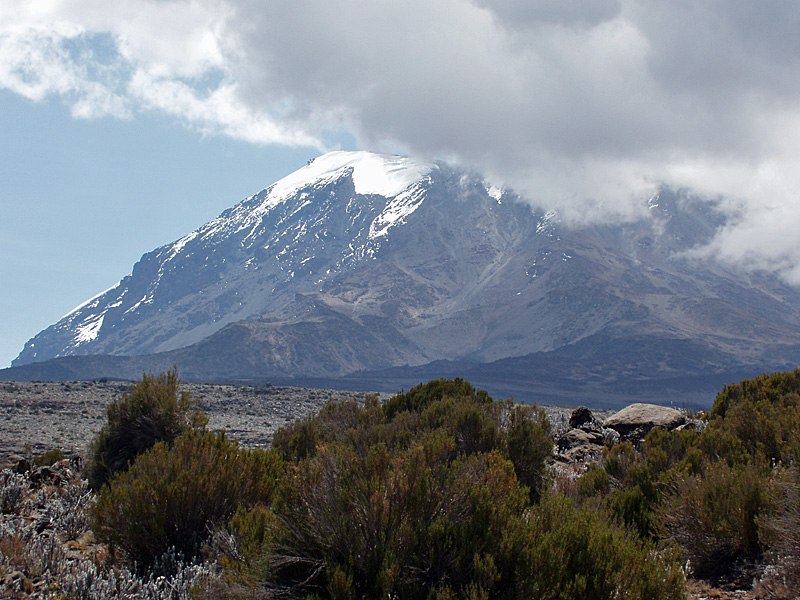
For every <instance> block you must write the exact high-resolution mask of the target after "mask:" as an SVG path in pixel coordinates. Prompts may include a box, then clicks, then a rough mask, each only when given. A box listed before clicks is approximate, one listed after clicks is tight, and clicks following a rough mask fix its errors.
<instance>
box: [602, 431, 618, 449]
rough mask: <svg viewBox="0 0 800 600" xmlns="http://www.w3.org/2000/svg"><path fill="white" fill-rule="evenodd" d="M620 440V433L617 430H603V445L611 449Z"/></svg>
mask: <svg viewBox="0 0 800 600" xmlns="http://www.w3.org/2000/svg"><path fill="white" fill-rule="evenodd" d="M619 440H620V437H619V432H618V431H617V430H616V429H610V428H609V429H603V443H604V444H605V445H606V446H608V447H609V448H611V446H613V445H614V444H616V443H618V442H619Z"/></svg>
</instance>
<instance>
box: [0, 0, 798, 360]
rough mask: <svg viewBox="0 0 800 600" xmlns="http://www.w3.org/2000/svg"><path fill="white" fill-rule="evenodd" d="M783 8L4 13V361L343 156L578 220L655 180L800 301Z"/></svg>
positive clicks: (502, 1)
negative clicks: (228, 219) (689, 199)
mask: <svg viewBox="0 0 800 600" xmlns="http://www.w3.org/2000/svg"><path fill="white" fill-rule="evenodd" d="M797 31H800V11H798V10H797V8H796V3H795V2H793V1H791V0H770V1H769V2H752V1H751V0H691V1H689V0H675V1H673V2H652V1H648V0H403V1H400V0H374V1H372V2H363V0H358V1H356V0H337V2H325V1H322V0H270V2H263V1H258V0H126V2H107V1H99V0H0V215H2V218H0V252H2V260H1V261H0V282H1V283H0V366H2V365H5V364H8V363H9V362H10V361H11V360H12V359H13V358H14V357H15V356H16V354H17V353H18V352H19V351H20V350H21V349H22V346H23V345H24V343H25V341H26V340H27V339H29V338H30V337H32V336H33V335H35V334H36V333H37V332H38V331H40V330H41V329H43V328H45V327H47V326H48V325H50V324H52V323H54V322H56V321H57V320H58V319H59V318H60V317H61V316H63V315H64V314H66V313H67V312H69V311H70V310H71V309H72V308H73V307H74V306H76V305H77V304H80V303H81V302H83V301H84V300H86V299H88V298H89V297H91V296H94V295H95V294H97V293H100V292H102V291H103V290H105V289H107V288H108V287H110V286H112V285H113V284H115V283H116V282H117V281H119V280H120V279H121V278H122V277H123V276H125V275H126V274H127V273H129V272H130V270H131V267H132V265H133V264H134V262H136V260H138V258H139V257H140V256H141V255H142V254H143V253H145V252H147V251H150V250H152V249H154V248H156V247H157V246H160V245H162V244H166V243H169V242H172V241H174V240H175V239H177V238H179V237H181V236H182V235H184V234H186V233H188V232H189V231H191V230H193V229H194V228H196V227H198V226H200V225H201V224H203V223H204V222H206V221H208V220H210V219H212V218H213V217H215V216H216V215H217V214H219V213H220V212H222V210H224V209H225V208H227V207H229V206H232V205H233V204H235V203H236V202H238V201H239V200H241V199H243V198H244V197H246V196H249V195H251V194H253V193H256V192H258V191H259V190H261V189H263V188H264V187H267V186H268V185H270V184H271V183H273V182H274V181H276V180H277V179H279V178H280V177H282V176H284V175H286V174H288V173H290V172H291V171H293V170H295V169H297V168H299V167H300V166H302V165H303V164H305V162H306V161H307V160H308V159H309V158H311V157H313V156H316V155H319V154H321V153H323V152H326V151H329V150H334V149H363V150H373V151H379V152H391V153H403V154H407V155H411V156H414V157H417V158H420V159H425V160H432V159H439V160H446V161H450V162H454V163H457V164H460V165H462V166H464V167H467V168H470V169H475V170H476V171H479V172H481V173H483V174H484V175H485V176H486V177H487V178H489V179H490V180H491V181H493V182H496V183H501V184H505V185H507V186H509V187H512V188H514V189H515V190H516V191H518V192H520V193H522V194H523V195H524V196H525V197H526V198H528V199H529V201H530V202H531V203H532V204H535V205H536V206H537V207H539V208H545V209H550V208H555V209H557V210H558V211H559V214H560V215H561V216H562V218H563V219H564V220H565V221H567V222H570V223H575V224H580V223H583V222H587V221H595V220H601V221H603V220H605V221H608V220H618V219H630V218H634V217H636V216H637V215H639V214H640V213H641V211H642V209H643V206H644V202H645V201H646V199H647V198H649V197H650V195H652V193H653V192H654V191H655V190H657V189H658V188H659V187H660V186H662V185H667V186H671V187H673V188H680V189H688V190H691V192H692V193H694V194H695V195H697V196H699V197H701V198H705V199H707V200H709V201H710V202H714V203H716V204H717V205H718V206H719V207H720V209H721V210H724V211H726V212H728V213H729V214H730V217H731V218H730V221H729V225H728V226H727V227H726V228H725V229H723V230H722V231H721V232H720V233H719V235H718V236H717V237H716V238H715V240H714V241H713V242H712V243H711V244H710V245H709V246H708V247H706V248H703V249H700V250H699V252H701V253H703V254H706V255H709V256H713V257H715V258H717V259H719V260H722V261H725V262H727V263H729V264H732V265H735V266H738V267H741V268H742V269H759V270H768V271H773V272H775V273H777V274H778V275H779V276H781V277H782V278H784V279H785V280H786V281H787V282H789V283H791V284H794V285H800V235H798V234H797V232H798V231H800V36H798V35H797Z"/></svg>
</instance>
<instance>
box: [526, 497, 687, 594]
mask: <svg viewBox="0 0 800 600" xmlns="http://www.w3.org/2000/svg"><path fill="white" fill-rule="evenodd" d="M527 524H528V526H527V527H524V528H520V529H518V530H517V533H516V535H515V537H514V539H513V540H511V543H512V545H513V546H514V547H515V548H516V552H517V554H518V556H519V561H520V564H519V567H518V569H519V573H520V579H519V584H518V587H517V597H525V598H553V599H558V600H605V599H611V598H615V599H616V598H620V599H627V600H679V599H680V600H682V599H683V598H684V597H685V596H684V594H685V592H684V575H683V571H682V570H681V568H680V566H679V564H678V561H677V554H676V553H675V552H674V551H672V550H663V551H658V550H657V549H656V547H655V546H654V545H653V543H652V542H647V541H643V540H641V539H639V538H638V537H637V536H635V535H631V534H629V533H627V532H626V531H625V530H624V529H621V528H619V527H617V526H615V525H613V524H611V523H609V522H608V521H606V520H605V519H604V518H603V517H602V515H601V513H598V511H597V510H596V509H595V508H593V507H589V506H580V505H579V504H576V503H575V502H574V501H572V500H570V499H569V498H567V497H565V496H561V495H558V494H550V495H547V496H545V498H544V499H543V500H542V502H541V503H540V504H539V505H537V506H535V507H534V508H533V509H531V513H530V515H529V516H528V518H527Z"/></svg>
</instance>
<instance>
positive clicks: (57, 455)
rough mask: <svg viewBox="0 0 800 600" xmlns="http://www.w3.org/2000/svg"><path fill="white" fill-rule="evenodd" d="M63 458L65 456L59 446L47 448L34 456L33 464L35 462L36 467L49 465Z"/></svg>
mask: <svg viewBox="0 0 800 600" xmlns="http://www.w3.org/2000/svg"><path fill="white" fill-rule="evenodd" d="M65 458H67V456H66V454H64V452H63V451H62V450H61V448H53V449H52V450H48V451H47V452H45V453H44V454H40V455H39V456H37V457H36V458H34V459H33V464H35V465H36V466H37V467H51V466H53V465H54V464H56V463H57V462H59V461H62V460H64V459H65Z"/></svg>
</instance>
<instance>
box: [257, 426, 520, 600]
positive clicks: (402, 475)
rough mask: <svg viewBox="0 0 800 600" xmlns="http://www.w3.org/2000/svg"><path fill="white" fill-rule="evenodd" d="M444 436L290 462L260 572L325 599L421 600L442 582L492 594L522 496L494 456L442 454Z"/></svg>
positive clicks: (508, 558) (506, 466)
mask: <svg viewBox="0 0 800 600" xmlns="http://www.w3.org/2000/svg"><path fill="white" fill-rule="evenodd" d="M452 448H453V445H452V440H448V439H447V437H446V436H434V437H431V438H430V439H428V440H427V441H426V442H425V443H423V444H422V445H420V446H416V447H413V448H409V449H408V450H406V451H404V452H401V453H396V454H395V455H394V456H391V455H390V454H389V452H388V451H387V448H386V447H385V445H381V444H378V445H376V446H374V447H373V448H372V449H371V450H370V452H369V453H368V454H367V455H366V456H359V455H358V454H357V453H354V452H353V451H352V449H351V448H349V447H348V446H346V445H341V444H339V445H336V446H333V447H326V448H324V449H321V450H320V451H319V452H318V454H317V456H316V457H315V458H314V459H313V460H310V461H305V462H303V463H301V464H300V465H298V466H297V467H296V468H295V469H293V471H292V473H291V476H290V477H288V478H287V479H286V486H285V487H284V488H283V489H282V490H281V493H280V495H279V499H278V502H277V503H276V507H275V511H276V514H277V515H278V517H279V519H280V521H281V523H282V524H283V528H282V529H281V530H280V531H279V532H278V533H277V539H276V542H275V545H274V547H273V551H272V554H271V560H270V562H269V564H268V567H267V569H266V572H265V575H266V578H267V579H268V582H269V585H270V586H271V587H272V588H273V589H286V588H289V589H292V590H293V593H295V594H301V595H307V594H311V593H317V594H322V595H323V596H324V597H331V598H335V597H348V596H349V597H354V598H360V597H369V598H379V597H387V596H389V597H395V596H396V597H400V598H409V599H413V598H420V599H425V598H428V597H429V594H431V593H435V592H436V591H437V590H438V591H441V589H440V588H442V587H443V585H444V584H446V585H447V586H448V587H449V588H452V589H453V590H454V591H456V592H458V593H459V595H460V596H463V595H464V594H465V593H466V591H467V590H468V589H473V588H474V589H478V588H480V589H481V590H483V591H485V592H487V593H488V592H490V591H491V592H494V593H498V592H499V590H500V589H501V588H502V587H503V586H505V587H506V588H509V587H510V586H513V578H505V579H501V578H500V576H499V575H500V573H502V572H503V571H504V570H508V568H509V566H510V565H511V564H512V563H513V559H514V557H513V556H512V555H510V554H509V553H507V552H504V551H503V547H502V541H503V539H504V536H505V532H506V530H507V528H508V527H509V524H510V523H511V522H512V521H513V519H515V518H519V517H521V515H522V512H523V510H524V509H525V506H526V505H527V494H526V492H525V490H524V489H523V488H521V487H520V486H519V485H518V483H517V481H516V477H515V475H514V469H513V465H512V464H511V463H510V462H509V461H507V460H505V459H504V458H502V457H501V456H500V455H499V454H498V453H496V452H493V453H489V454H478V455H471V456H468V457H463V458H458V459H455V460H453V461H450V460H448V458H447V457H448V456H449V455H450V452H451V450H452Z"/></svg>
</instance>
